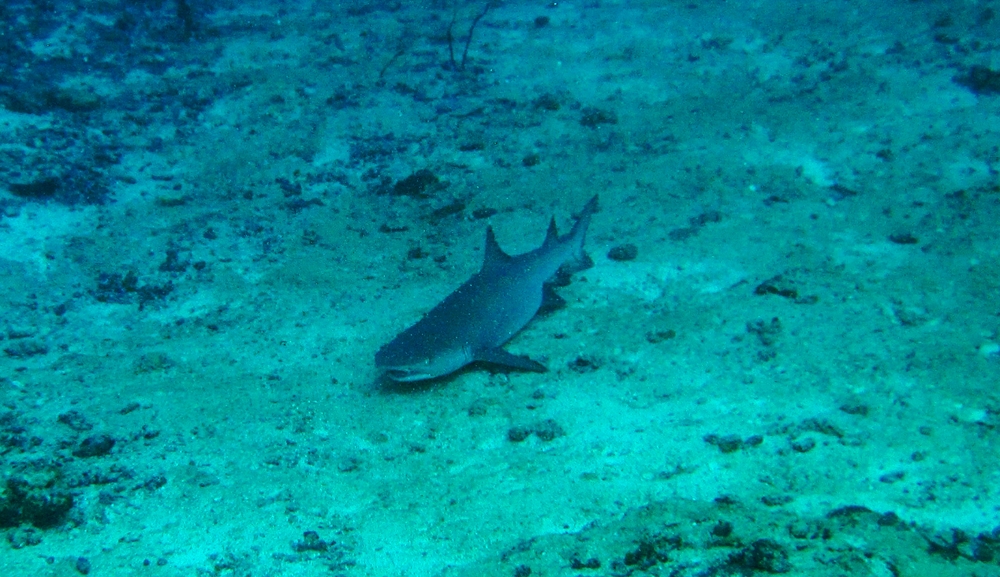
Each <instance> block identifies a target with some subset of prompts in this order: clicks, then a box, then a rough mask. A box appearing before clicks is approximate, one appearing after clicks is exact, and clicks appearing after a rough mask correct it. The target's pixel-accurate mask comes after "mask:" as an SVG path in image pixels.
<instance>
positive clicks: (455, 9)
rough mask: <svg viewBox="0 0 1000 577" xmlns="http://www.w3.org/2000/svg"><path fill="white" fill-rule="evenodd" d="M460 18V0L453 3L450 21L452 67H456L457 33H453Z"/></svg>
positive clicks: (449, 55)
mask: <svg viewBox="0 0 1000 577" xmlns="http://www.w3.org/2000/svg"><path fill="white" fill-rule="evenodd" d="M456 18H458V0H455V1H454V2H452V3H451V22H449V23H448V58H449V59H450V60H451V67H452V68H455V67H456V66H457V64H455V35H454V34H452V33H451V30H452V28H454V27H455V19H456Z"/></svg>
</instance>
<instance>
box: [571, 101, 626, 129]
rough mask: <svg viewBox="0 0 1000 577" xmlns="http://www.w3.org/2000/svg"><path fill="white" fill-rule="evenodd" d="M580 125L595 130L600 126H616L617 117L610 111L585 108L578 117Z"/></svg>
mask: <svg viewBox="0 0 1000 577" xmlns="http://www.w3.org/2000/svg"><path fill="white" fill-rule="evenodd" d="M580 124H581V125H582V126H586V127H588V128H596V127H597V126H598V125H600V124H618V116H617V115H616V114H615V113H614V112H611V111H610V110H601V109H600V108H593V107H589V106H588V107H587V108H584V109H583V114H582V115H581V116H580Z"/></svg>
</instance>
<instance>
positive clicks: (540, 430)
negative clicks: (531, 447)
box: [533, 419, 566, 442]
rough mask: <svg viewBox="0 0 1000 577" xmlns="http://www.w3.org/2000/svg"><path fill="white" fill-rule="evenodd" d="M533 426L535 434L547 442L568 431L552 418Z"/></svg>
mask: <svg viewBox="0 0 1000 577" xmlns="http://www.w3.org/2000/svg"><path fill="white" fill-rule="evenodd" d="M533 428H534V433H535V435H536V436H537V437H538V438H539V439H541V440H543V441H545V442H549V441H551V440H553V439H555V438H556V437H562V436H565V435H566V431H564V430H563V428H562V427H560V426H559V423H557V422H555V421H553V420H552V419H546V420H544V421H542V422H540V423H538V424H536V425H535V426H534V427H533Z"/></svg>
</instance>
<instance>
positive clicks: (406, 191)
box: [392, 168, 441, 198]
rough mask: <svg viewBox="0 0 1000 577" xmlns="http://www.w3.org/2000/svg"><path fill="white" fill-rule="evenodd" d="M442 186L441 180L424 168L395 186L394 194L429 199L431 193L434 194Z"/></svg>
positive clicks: (393, 188)
mask: <svg viewBox="0 0 1000 577" xmlns="http://www.w3.org/2000/svg"><path fill="white" fill-rule="evenodd" d="M440 184H441V181H440V179H438V177H437V176H436V175H435V174H434V173H433V172H431V171H429V170H427V169H426V168H423V169H420V170H418V171H416V172H414V173H413V174H411V175H410V176H407V177H406V178H404V179H402V180H400V181H399V182H397V183H396V184H394V185H393V187H392V194H393V195H395V196H410V197H413V198H429V197H430V193H431V192H434V191H435V190H436V189H437V188H438V187H439V186H440Z"/></svg>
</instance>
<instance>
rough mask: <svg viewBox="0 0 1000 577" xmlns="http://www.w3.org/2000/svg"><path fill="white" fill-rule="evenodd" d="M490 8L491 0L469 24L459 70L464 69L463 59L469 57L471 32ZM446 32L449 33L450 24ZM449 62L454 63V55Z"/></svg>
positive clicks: (449, 45) (491, 6) (491, 5)
mask: <svg viewBox="0 0 1000 577" xmlns="http://www.w3.org/2000/svg"><path fill="white" fill-rule="evenodd" d="M490 8H493V2H492V0H491V1H490V2H487V3H486V6H485V7H484V8H483V11H482V12H480V13H479V15H478V16H476V18H475V20H473V21H472V25H471V26H469V35H468V36H466V37H465V49H464V50H462V65H461V66H460V67H459V68H460V69H461V70H465V60H466V58H468V57H469V44H472V33H473V32H475V31H476V24H479V21H480V20H482V19H483V16H486V13H487V12H489V11H490ZM448 34H449V35H450V34H451V27H450V26H449V30H448ZM448 47H449V48H451V43H450V42H449V43H448ZM451 62H452V64H454V63H455V57H454V55H452V58H451Z"/></svg>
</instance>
